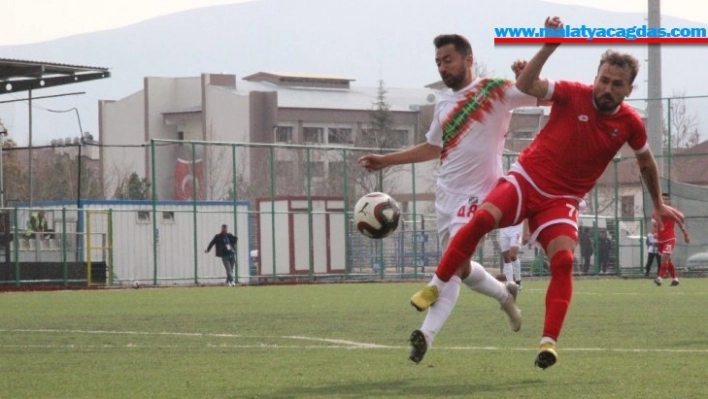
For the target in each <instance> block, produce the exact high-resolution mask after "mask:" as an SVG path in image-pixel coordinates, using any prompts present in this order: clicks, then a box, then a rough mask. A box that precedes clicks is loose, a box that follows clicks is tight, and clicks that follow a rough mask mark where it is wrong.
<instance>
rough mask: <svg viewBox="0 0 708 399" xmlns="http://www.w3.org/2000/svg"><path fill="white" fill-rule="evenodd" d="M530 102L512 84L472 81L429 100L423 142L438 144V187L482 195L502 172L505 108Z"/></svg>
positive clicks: (532, 100)
mask: <svg viewBox="0 0 708 399" xmlns="http://www.w3.org/2000/svg"><path fill="white" fill-rule="evenodd" d="M533 105H536V98H535V97H531V96H528V95H526V94H523V93H521V92H520V91H519V90H518V89H517V88H516V86H515V85H514V82H512V81H510V80H504V79H476V80H475V81H474V82H472V83H471V84H470V85H469V86H467V87H465V88H464V89H462V90H460V91H457V92H447V93H445V94H443V95H442V96H441V98H440V100H439V101H438V103H437V104H435V112H434V115H433V122H432V124H431V125H430V130H428V132H427V133H426V135H425V137H426V139H427V142H428V143H429V144H432V145H435V146H438V147H442V149H443V150H442V154H441V155H440V162H441V167H440V171H439V176H438V179H437V185H438V187H439V188H442V189H444V190H445V191H448V192H452V193H457V194H467V195H470V194H474V195H480V196H482V198H483V197H484V196H486V195H487V194H488V193H489V191H491V190H492V188H494V186H495V185H496V184H497V183H498V180H499V178H500V177H501V176H503V174H504V171H503V169H502V158H501V155H502V152H503V151H504V139H505V137H506V133H507V128H508V126H509V121H510V120H511V111H512V110H513V109H514V108H516V107H521V106H533Z"/></svg>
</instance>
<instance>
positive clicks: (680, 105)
mask: <svg viewBox="0 0 708 399" xmlns="http://www.w3.org/2000/svg"><path fill="white" fill-rule="evenodd" d="M671 97H672V98H671V99H670V101H669V124H670V127H671V137H669V130H668V128H666V129H665V130H664V140H663V144H664V148H666V147H668V146H671V148H672V149H677V148H690V147H693V146H695V145H696V144H698V143H699V142H700V134H698V118H697V117H696V115H695V114H693V113H690V112H689V111H688V107H687V105H686V93H685V92H682V91H674V92H673V93H672V94H671ZM669 140H670V141H669Z"/></svg>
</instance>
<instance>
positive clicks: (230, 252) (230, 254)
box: [204, 224, 238, 287]
mask: <svg viewBox="0 0 708 399" xmlns="http://www.w3.org/2000/svg"><path fill="white" fill-rule="evenodd" d="M236 241H238V237H236V236H235V235H233V234H231V233H229V226H228V225H225V224H222V225H221V233H219V234H217V235H215V236H214V238H212V240H211V242H210V243H209V246H208V247H207V249H206V250H205V251H204V252H205V253H209V251H210V250H211V247H213V246H215V245H216V256H217V257H219V258H221V262H222V263H223V264H224V269H226V285H227V286H229V287H233V286H235V285H236V280H235V277H234V270H235V269H236V252H235V248H236Z"/></svg>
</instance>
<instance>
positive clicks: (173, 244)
mask: <svg viewBox="0 0 708 399" xmlns="http://www.w3.org/2000/svg"><path fill="white" fill-rule="evenodd" d="M156 208H157V218H158V219H157V223H156V227H157V229H158V231H159V241H158V243H157V259H155V256H154V254H155V251H154V248H155V245H154V240H153V222H152V217H153V214H152V206H151V205H150V203H149V202H145V203H143V204H136V203H135V202H132V201H128V202H127V203H121V202H119V201H107V202H106V203H103V204H92V205H88V206H86V207H85V209H87V212H89V213H91V212H93V213H92V214H91V216H89V218H90V220H91V223H92V226H91V230H92V232H93V233H96V234H101V233H103V234H105V233H107V232H108V230H107V229H108V228H107V223H106V222H105V217H102V216H101V215H100V214H99V211H100V210H107V209H111V211H112V218H113V223H112V228H113V243H112V248H113V271H114V275H115V277H116V279H118V281H119V282H121V281H122V282H131V281H133V280H138V281H141V282H142V283H151V282H152V281H153V279H154V278H155V277H157V279H158V280H162V281H160V282H159V284H160V285H170V284H194V283H195V280H196V282H199V283H220V282H223V281H225V280H226V272H225V270H224V267H223V265H222V263H221V259H219V258H217V257H216V256H215V249H214V248H212V250H211V252H210V253H208V254H206V253H204V250H205V249H206V248H207V245H208V244H209V242H210V241H211V239H212V238H213V237H214V235H215V234H217V233H219V232H220V231H221V225H222V224H224V223H225V224H228V225H229V231H231V232H232V233H234V234H235V235H236V236H237V237H238V243H237V246H236V249H237V264H238V276H239V282H241V283H247V282H248V281H249V277H250V276H249V261H250V259H249V258H250V256H249V249H250V242H249V227H248V208H247V206H246V205H245V204H244V203H238V206H237V217H236V225H235V228H234V216H233V214H234V208H233V205H232V204H229V203H224V204H213V205H212V204H208V205H205V204H200V205H198V206H197V209H198V213H196V226H195V214H194V212H193V210H194V208H193V205H192V203H189V202H185V203H184V204H182V203H178V202H168V203H164V204H159V205H158V206H157V207H156ZM138 211H147V212H148V213H149V215H150V219H149V220H139V219H138ZM163 212H174V219H173V220H165V219H164V218H163ZM87 220H88V219H87ZM94 237H97V235H94ZM195 237H196V239H195ZM92 246H93V245H92ZM195 255H196V257H195ZM94 256H97V254H94ZM155 261H156V262H155ZM195 261H196V264H195ZM156 266H157V267H156ZM156 269H157V274H155V270H156Z"/></svg>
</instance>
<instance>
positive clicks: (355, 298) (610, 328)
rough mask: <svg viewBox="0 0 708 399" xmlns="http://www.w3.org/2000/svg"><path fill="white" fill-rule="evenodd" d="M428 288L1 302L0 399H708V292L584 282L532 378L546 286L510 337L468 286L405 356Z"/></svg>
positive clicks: (138, 293)
mask: <svg viewBox="0 0 708 399" xmlns="http://www.w3.org/2000/svg"><path fill="white" fill-rule="evenodd" d="M422 285H423V284H421V283H381V284H317V285H294V286H261V287H236V288H233V287H205V288H198V287H194V288H170V289H149V288H142V289H139V290H133V289H125V290H100V291H96V290H89V291H51V292H14V293H3V294H0V308H2V312H0V351H1V352H0V370H2V378H0V396H1V397H32V398H56V397H71V398H99V397H100V398H126V397H140V398H147V397H150V398H156V397H160V398H188V397H193V398H201V397H213V398H325V397H326V398H412V397H419V398H429V397H448V398H454V397H459V398H463V397H472V396H473V397H476V398H495V399H498V398H549V397H554V398H599V397H602V398H670V397H677V398H679V397H680V398H698V397H705V392H706V391H705V383H706V375H705V369H706V358H708V357H707V356H708V336H707V335H706V331H705V329H706V320H708V317H706V316H708V310H707V308H706V305H705V303H706V302H707V301H706V299H708V290H707V289H706V280H704V279H688V278H684V279H682V280H681V285H680V286H678V287H669V286H667V285H666V284H665V285H664V286H662V287H656V286H655V285H654V284H653V283H652V282H651V280H639V279H635V280H621V279H605V280H579V281H575V295H574V298H573V303H572V305H571V309H570V312H569V314H568V318H567V320H566V326H565V330H564V331H563V335H562V336H561V339H560V342H559V347H558V349H559V361H558V363H557V364H556V365H555V366H553V367H552V368H550V369H548V370H546V371H541V370H539V369H536V368H534V367H533V360H534V358H535V354H536V348H537V345H538V340H539V337H540V332H541V328H542V320H543V304H544V295H545V289H546V286H547V281H545V280H539V281H527V282H525V283H524V290H523V291H522V292H521V293H520V294H519V304H520V306H521V308H522V311H523V316H524V325H523V327H522V330H521V331H520V332H519V333H513V332H511V330H510V328H509V327H508V324H507V321H506V318H505V315H504V314H503V313H502V312H501V311H500V310H499V305H498V304H497V303H495V302H494V301H493V300H491V299H489V298H486V297H483V296H481V295H479V294H476V293H472V292H469V290H466V289H463V290H462V292H461V294H460V300H459V302H458V307H457V309H456V310H455V312H454V313H453V315H452V316H451V318H450V320H449V322H448V324H447V325H446V326H445V328H444V329H443V331H442V332H441V333H440V335H439V337H438V339H437V340H436V342H435V347H434V348H432V349H431V350H430V351H429V352H428V354H427V356H426V358H425V359H424V361H423V362H422V363H421V364H420V365H417V366H416V365H414V364H412V363H411V362H409V361H408V360H407V355H408V343H407V338H408V335H409V334H410V332H411V331H412V330H413V329H415V328H418V327H419V326H420V323H421V322H422V320H423V316H424V315H423V314H422V313H417V312H415V311H414V310H413V308H412V307H411V306H410V305H409V304H408V299H409V298H410V295H411V294H412V293H413V292H415V291H416V290H418V289H419V288H420V287H422Z"/></svg>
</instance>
